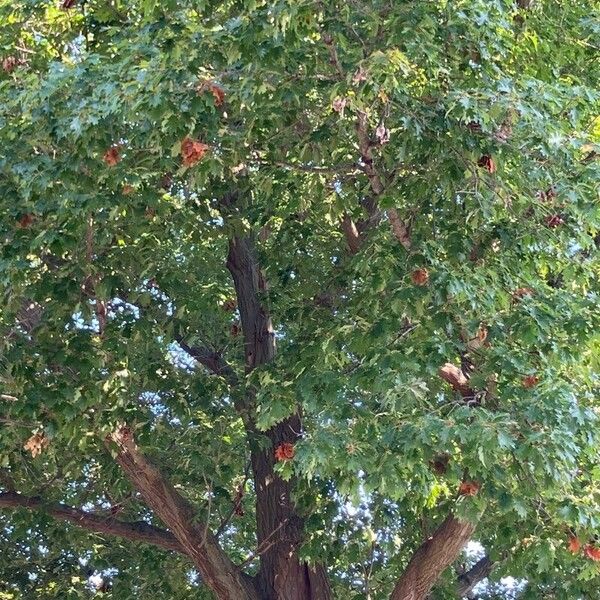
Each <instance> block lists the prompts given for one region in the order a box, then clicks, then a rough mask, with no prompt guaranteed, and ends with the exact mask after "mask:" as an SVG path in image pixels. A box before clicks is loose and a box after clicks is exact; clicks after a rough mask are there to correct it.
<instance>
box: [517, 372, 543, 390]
mask: <svg viewBox="0 0 600 600" xmlns="http://www.w3.org/2000/svg"><path fill="white" fill-rule="evenodd" d="M539 381H540V378H539V377H538V376H537V375H527V377H523V379H521V383H522V384H523V387H524V388H527V389H530V388H532V387H535V386H536V385H537V384H538V383H539Z"/></svg>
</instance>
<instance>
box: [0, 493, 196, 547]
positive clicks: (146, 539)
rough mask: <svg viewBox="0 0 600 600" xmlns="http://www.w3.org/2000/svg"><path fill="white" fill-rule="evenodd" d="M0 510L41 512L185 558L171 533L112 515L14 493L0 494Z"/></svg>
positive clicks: (96, 531) (78, 525)
mask: <svg viewBox="0 0 600 600" xmlns="http://www.w3.org/2000/svg"><path fill="white" fill-rule="evenodd" d="M0 507H2V508H26V509H29V510H39V511H43V512H45V513H46V514H48V515H50V516H52V517H54V518H55V519H61V520H63V521H68V522H69V523H72V524H73V525H77V527H81V528H83V529H87V530H88V531H93V532H94V533H108V534H110V535H116V536H118V537H122V538H125V539H128V540H131V541H133V542H141V543H144V544H152V545H153V546H158V547H159V548H162V549H163V550H169V551H172V552H179V553H181V554H185V551H184V549H183V547H182V546H181V544H180V543H179V542H178V541H177V539H176V538H175V536H174V535H173V534H172V533H170V532H168V531H165V530H164V529H159V528H158V527H154V526H153V525H150V524H148V523H146V522H145V521H136V522H134V523H131V522H127V521H120V520H118V519H115V517H114V516H112V515H108V516H102V515H97V514H94V513H91V512H89V511H85V510H80V509H78V508H73V507H71V506H67V505H66V504H62V503H60V502H51V503H50V502H46V501H44V499H43V498H41V497H39V496H23V495H22V494H18V493H16V492H4V493H0Z"/></svg>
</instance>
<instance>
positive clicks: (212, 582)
mask: <svg viewBox="0 0 600 600" xmlns="http://www.w3.org/2000/svg"><path fill="white" fill-rule="evenodd" d="M112 438H113V441H114V442H115V443H116V444H117V446H118V448H119V452H118V454H117V457H116V460H117V462H118V463H119V465H120V466H121V468H122V469H123V471H124V472H125V474H126V475H127V477H128V479H129V480H130V481H131V483H132V485H133V486H134V488H135V489H136V490H137V491H138V492H139V493H140V494H141V495H142V497H143V498H144V501H145V502H146V504H147V505H148V506H149V507H150V508H151V509H152V510H153V511H154V513H155V514H156V515H157V516H158V517H159V518H160V519H161V520H162V521H163V523H164V524H165V525H166V526H167V527H168V528H169V529H170V530H171V531H172V532H173V535H174V536H175V538H176V539H177V540H178V542H179V543H180V544H181V547H182V548H183V550H184V551H185V553H186V554H187V555H188V556H189V557H190V558H191V559H192V561H193V562H194V565H195V566H196V567H197V568H198V571H199V572H200V575H201V577H202V580H203V581H204V583H205V584H206V585H207V586H208V587H209V588H210V589H211V590H212V592H213V593H214V594H215V597H216V598H218V600H259V595H258V593H257V591H256V589H255V587H254V585H253V582H252V580H251V578H250V577H248V576H246V575H245V574H244V573H242V571H241V570H240V569H239V568H238V567H237V566H236V565H234V564H233V563H232V562H231V560H230V559H229V557H228V556H227V554H226V553H225V552H224V551H223V550H222V549H221V547H220V546H219V543H218V541H217V539H216V538H215V536H214V535H213V533H212V532H211V531H210V530H209V528H208V524H207V523H203V522H202V520H201V519H198V515H197V514H196V511H195V510H194V508H193V507H192V505H191V504H190V503H189V502H188V501H187V500H186V499H185V498H184V497H183V496H181V494H179V492H177V491H176V490H175V488H174V487H173V486H172V485H171V484H170V483H169V482H168V481H167V480H166V479H165V477H164V476H163V475H162V473H161V472H160V471H159V470H158V468H157V467H156V466H155V465H153V464H152V463H151V462H150V461H149V460H148V459H147V458H146V457H145V456H144V455H143V454H142V453H141V452H140V450H139V449H138V447H137V445H136V443H135V441H134V439H133V435H132V433H131V431H130V430H129V428H127V427H121V428H120V429H119V430H118V431H117V432H115V433H114V434H113V436H112Z"/></svg>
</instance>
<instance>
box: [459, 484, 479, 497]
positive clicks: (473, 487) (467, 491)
mask: <svg viewBox="0 0 600 600" xmlns="http://www.w3.org/2000/svg"><path fill="white" fill-rule="evenodd" d="M480 487H481V486H480V485H479V483H477V482H476V481H463V482H461V484H460V486H459V488H458V493H459V494H460V495H461V496H475V495H476V494H477V492H478V491H479V488H480Z"/></svg>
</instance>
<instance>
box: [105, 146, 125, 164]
mask: <svg viewBox="0 0 600 600" xmlns="http://www.w3.org/2000/svg"><path fill="white" fill-rule="evenodd" d="M102 160H103V161H104V162H105V163H106V164H107V165H108V166H109V167H114V166H115V165H116V164H117V163H118V162H120V160H121V154H120V153H119V149H118V148H117V147H116V146H111V147H110V148H109V149H108V150H107V151H106V152H105V153H104V155H103V156H102Z"/></svg>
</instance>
